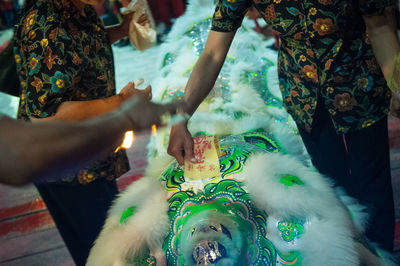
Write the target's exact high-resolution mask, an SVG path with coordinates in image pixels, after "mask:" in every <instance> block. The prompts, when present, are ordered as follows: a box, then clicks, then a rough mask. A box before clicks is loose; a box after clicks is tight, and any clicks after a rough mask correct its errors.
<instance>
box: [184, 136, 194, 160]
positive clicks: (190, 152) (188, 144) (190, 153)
mask: <svg viewBox="0 0 400 266" xmlns="http://www.w3.org/2000/svg"><path fill="white" fill-rule="evenodd" d="M184 148H185V157H186V159H188V160H189V161H191V162H192V163H197V159H196V157H194V143H193V139H192V138H191V137H190V138H189V139H187V140H186V141H185V143H184Z"/></svg>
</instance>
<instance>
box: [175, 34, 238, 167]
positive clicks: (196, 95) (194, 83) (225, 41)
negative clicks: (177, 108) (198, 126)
mask: <svg viewBox="0 0 400 266" xmlns="http://www.w3.org/2000/svg"><path fill="white" fill-rule="evenodd" d="M234 36H235V32H217V31H212V30H211V31H210V34H209V35H208V39H207V42H206V45H205V47H204V50H203V52H202V54H201V56H200V58H199V60H198V61H197V63H196V66H195V67H194V69H193V72H192V74H191V75H190V78H189V81H188V83H187V85H186V88H185V94H184V97H183V99H184V111H185V112H186V113H188V114H191V115H192V114H193V113H194V112H195V111H196V109H197V107H198V106H199V105H200V104H201V102H202V101H203V100H204V98H205V97H206V96H207V95H208V94H209V92H210V91H211V89H212V88H213V86H214V83H215V80H216V79H217V77H218V74H219V72H220V70H221V67H222V65H223V64H224V61H225V57H226V54H227V53H228V50H229V47H230V45H231V43H232V40H233V37H234ZM168 153H169V154H170V155H172V156H174V157H175V158H176V160H177V161H178V163H179V164H181V165H182V164H183V163H184V157H186V158H187V159H189V160H190V161H193V162H195V161H196V159H195V158H194V153H193V140H192V136H191V135H190V133H189V131H188V129H187V123H181V124H178V125H176V126H173V127H172V129H171V134H170V138H169V146H168Z"/></svg>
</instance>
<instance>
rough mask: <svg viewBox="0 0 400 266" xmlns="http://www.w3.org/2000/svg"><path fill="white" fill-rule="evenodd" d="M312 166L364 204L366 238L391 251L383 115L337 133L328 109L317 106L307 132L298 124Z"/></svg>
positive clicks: (390, 194)
mask: <svg viewBox="0 0 400 266" xmlns="http://www.w3.org/2000/svg"><path fill="white" fill-rule="evenodd" d="M299 132H300V135H301V137H302V139H303V141H304V144H305V146H306V148H307V151H308V153H309V154H310V156H311V159H312V162H313V164H314V166H315V167H316V168H317V169H318V170H319V171H320V172H321V173H322V174H324V175H327V176H328V177H331V178H333V179H334V180H335V182H336V185H338V186H341V187H343V188H344V189H345V190H346V192H347V194H348V195H350V196H352V197H354V198H356V199H358V200H359V202H360V203H361V204H363V205H365V206H367V208H368V211H369V214H370V221H369V224H368V227H367V231H366V235H367V237H368V238H369V239H370V240H371V241H373V242H376V243H378V244H380V247H381V248H384V249H386V250H388V251H392V250H393V241H394V206H393V192H392V183H391V177H390V159H389V144H388V129H387V117H385V118H383V119H382V120H380V121H378V122H377V123H375V124H373V125H372V126H370V127H367V128H364V129H362V130H359V131H356V132H351V133H348V134H345V135H338V134H337V133H336V132H335V128H334V126H333V123H332V121H331V118H330V116H329V114H328V112H327V111H326V110H325V109H324V108H323V107H321V106H320V107H317V111H316V115H315V118H314V122H313V128H312V131H311V134H309V133H307V132H306V131H305V130H304V129H302V128H300V127H299Z"/></svg>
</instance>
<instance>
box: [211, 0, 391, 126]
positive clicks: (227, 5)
mask: <svg viewBox="0 0 400 266" xmlns="http://www.w3.org/2000/svg"><path fill="white" fill-rule="evenodd" d="M251 5H254V6H255V8H256V9H257V10H258V11H259V13H260V14H261V16H262V17H263V18H264V19H265V21H266V22H267V23H268V24H269V25H271V26H272V27H273V28H274V30H276V31H277V32H278V34H279V36H280V50H279V55H278V71H279V81H280V89H281V91H282V95H283V102H284V105H285V108H286V110H287V111H288V112H289V113H290V114H291V115H292V117H293V119H294V120H295V121H296V123H297V124H298V125H299V126H300V127H303V128H305V129H306V130H307V131H309V132H310V131H311V126H312V122H313V116H314V112H315V110H316V105H317V102H318V101H319V99H321V101H323V104H324V106H325V108H327V110H328V111H329V114H330V116H331V118H332V121H333V123H334V125H335V128H336V131H337V132H338V133H346V132H349V131H354V130H357V129H361V128H365V127H367V126H370V125H372V124H373V123H375V122H376V121H378V120H380V119H382V118H383V117H385V116H386V115H387V113H388V109H389V102H390V97H391V94H390V91H389V90H388V88H387V85H386V81H385V79H384V77H383V75H382V73H381V70H380V67H379V65H378V63H377V61H376V59H375V57H374V54H373V50H372V48H371V45H370V41H369V39H368V38H367V36H366V31H365V24H364V22H363V18H362V17H363V16H364V15H372V14H376V13H379V12H382V11H383V10H384V8H385V7H388V6H392V5H394V0H353V1H343V0H218V1H217V5H216V9H215V13H214V17H213V23H212V30H214V31H221V32H232V31H235V30H236V29H237V28H238V27H239V26H240V25H241V22H242V20H243V17H244V15H245V13H246V11H247V9H248V8H249V7H250V6H251Z"/></svg>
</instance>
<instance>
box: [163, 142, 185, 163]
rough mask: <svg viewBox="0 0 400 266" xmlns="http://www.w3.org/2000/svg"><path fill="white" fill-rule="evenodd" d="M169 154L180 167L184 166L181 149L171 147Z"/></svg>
mask: <svg viewBox="0 0 400 266" xmlns="http://www.w3.org/2000/svg"><path fill="white" fill-rule="evenodd" d="M167 152H168V154H169V155H171V156H173V157H175V159H176V161H177V162H178V164H179V165H183V164H184V158H183V151H182V150H181V149H177V148H171V147H170V146H168V150H167Z"/></svg>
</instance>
